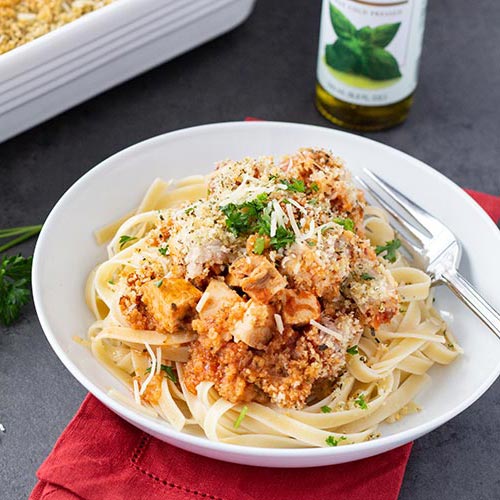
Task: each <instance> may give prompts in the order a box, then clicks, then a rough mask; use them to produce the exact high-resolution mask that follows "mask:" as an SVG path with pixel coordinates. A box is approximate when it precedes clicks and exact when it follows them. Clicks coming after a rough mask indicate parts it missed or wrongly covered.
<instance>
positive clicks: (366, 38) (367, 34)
mask: <svg viewBox="0 0 500 500" xmlns="http://www.w3.org/2000/svg"><path fill="white" fill-rule="evenodd" d="M372 37H373V28H370V26H364V27H363V28H361V29H359V30H358V31H356V38H357V39H358V40H359V41H360V42H364V43H367V44H371V43H372Z"/></svg>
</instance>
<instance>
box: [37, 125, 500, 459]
mask: <svg viewBox="0 0 500 500" xmlns="http://www.w3.org/2000/svg"><path fill="white" fill-rule="evenodd" d="M260 127H266V128H269V129H280V128H283V127H298V128H303V129H309V130H315V129H316V130H321V131H323V132H324V131H325V130H330V131H334V132H335V134H337V135H340V136H342V135H344V136H349V137H350V138H351V139H354V140H357V141H359V142H367V141H368V142H370V143H373V144H375V145H376V147H379V148H382V149H386V150H389V151H391V152H392V153H396V154H398V155H402V156H403V157H404V158H405V159H406V160H407V161H410V162H411V163H413V164H414V166H415V167H416V168H420V169H422V170H424V171H426V174H428V175H431V176H434V177H435V178H439V179H440V180H441V181H444V182H445V183H446V184H447V185H448V187H449V188H450V189H452V190H454V191H456V192H458V193H459V195H460V196H461V197H462V199H463V202H464V203H465V204H468V205H469V208H471V209H473V210H474V211H475V212H476V216H477V217H479V218H481V219H483V221H484V222H485V223H486V224H487V225H489V226H490V227H491V229H492V230H494V231H495V234H496V237H497V239H498V241H499V245H500V231H498V228H497V226H496V225H495V224H494V223H493V221H492V220H491V218H490V217H489V216H488V214H487V213H486V212H485V211H484V210H483V209H482V208H481V206H480V205H479V204H478V203H477V202H476V201H475V200H473V198H471V197H470V196H469V195H468V194H467V193H466V192H465V191H464V190H463V189H462V188H460V187H459V186H457V185H456V184H455V183H454V182H453V181H451V180H450V179H448V178H447V177H446V176H444V175H443V174H441V173H440V172H438V171H436V170H434V169H433V168H432V167H430V166H429V165H427V164H426V163H424V162H422V161H421V160H418V159H417V158H415V157H413V156H411V155H409V154H407V153H404V152H402V151H400V150H398V149H396V148H393V147H391V146H388V145H386V144H383V143H380V142H378V141H375V140H372V139H369V138H366V137H363V136H359V135H355V134H351V133H349V132H345V131H340V130H336V129H328V128H326V127H320V126H316V125H308V124H301V123H291V122H274V121H273V122H268V121H232V122H218V123H209V124H205V125H198V126H194V127H188V128H184V129H180V130H175V131H172V132H167V133H165V134H161V135H158V136H155V137H152V138H150V139H146V140H144V141H141V142H139V143H137V144H134V145H132V146H129V147H128V148H126V149H123V150H121V151H119V152H117V153H115V154H114V155H112V156H110V157H108V158H106V159H105V160H103V161H102V162H100V163H99V164H98V165H96V166H95V167H93V168H92V169H91V170H89V171H88V172H87V173H86V174H84V175H83V176H82V177H80V178H79V179H78V180H77V181H76V182H75V183H74V184H73V185H72V186H71V187H70V188H69V189H68V190H67V191H66V192H65V193H64V194H63V196H62V197H61V198H60V199H59V201H58V202H57V203H56V205H55V206H54V208H53V209H52V210H51V212H50V213H49V215H48V217H47V219H46V221H45V223H44V225H43V228H42V231H41V232H40V235H39V237H38V241H37V244H36V247H35V251H34V255H33V272H32V284H33V285H32V286H33V299H34V304H35V309H36V312H37V315H38V318H39V321H40V324H41V326H42V329H43V331H44V333H45V336H46V337H47V340H48V341H49V343H50V345H51V346H52V348H53V350H54V351H55V353H56V354H57V356H58V357H59V359H60V360H61V362H62V363H63V364H64V366H65V367H66V368H67V369H68V370H69V371H70V373H71V374H72V375H73V376H74V377H75V378H76V379H77V380H78V381H79V382H80V383H81V384H82V385H83V386H84V387H85V388H86V389H87V390H88V391H89V392H90V393H92V394H93V395H94V396H95V397H97V399H99V400H100V401H101V402H102V403H103V404H104V405H105V406H107V407H108V408H110V409H111V410H113V411H114V412H115V413H117V414H119V415H122V416H123V417H125V418H126V419H127V420H128V421H129V422H131V423H135V424H136V425H137V426H139V427H142V428H146V429H148V430H150V431H152V432H154V433H158V434H160V435H164V436H165V437H168V438H170V439H172V440H175V441H182V442H184V443H186V444H190V445H193V446H195V447H198V448H203V449H206V450H215V451H218V452H221V453H228V454H232V455H239V456H241V457H263V456H265V457H276V458H280V457H282V458H285V457H286V458H288V459H293V458H297V459H299V458H313V457H324V456H326V455H333V454H336V453H339V452H340V453H341V454H343V455H345V456H347V457H349V455H354V454H358V453H363V452H365V453H366V456H369V455H375V454H378V453H382V452H383V451H386V450H388V449H391V448H395V447H398V446H400V445H402V444H405V443H408V442H410V441H412V440H413V439H416V438H418V437H420V436H422V435H424V434H426V433H428V432H430V431H432V430H434V429H436V428H437V427H439V426H440V425H442V424H444V423H445V422H447V421H448V420H451V419H452V418H453V417H455V416H456V415H458V414H459V413H461V412H462V411H464V410H465V409H466V408H468V407H469V406H470V405H472V404H473V403H474V402H475V401H476V400H477V399H478V398H479V397H480V396H481V395H482V394H484V393H485V392H486V390H487V389H488V388H489V387H490V386H491V385H492V384H493V383H494V382H495V380H496V379H497V378H498V376H499V375H500V360H499V362H498V364H497V366H496V368H495V370H494V371H492V373H491V374H490V376H489V377H487V378H486V379H485V380H484V381H483V383H482V384H481V385H480V386H479V387H478V388H477V389H476V391H475V392H474V393H473V394H472V395H471V396H470V397H469V398H467V399H466V400H464V401H462V402H461V403H460V404H457V406H455V407H454V408H453V409H451V410H449V411H447V412H445V413H443V414H441V415H439V416H438V417H435V418H433V419H431V420H429V421H428V422H425V423H422V424H419V425H416V426H414V427H412V428H411V429H407V430H403V431H400V432H398V433H395V434H392V435H388V436H381V437H379V438H377V439H374V440H371V441H366V442H362V443H354V444H350V445H344V446H341V447H330V448H264V447H252V446H242V445H235V444H228V443H221V442H216V441H210V440H208V439H207V438H205V437H198V436H194V435H191V434H187V433H184V432H182V431H176V430H175V429H173V428H171V427H170V426H167V425H165V424H163V423H161V422H159V421H158V420H153V419H152V418H149V417H147V416H143V415H141V414H140V413H138V412H136V411H134V410H133V409H132V408H130V407H128V406H126V405H124V404H122V403H120V402H119V401H117V400H115V399H113V398H112V397H111V396H109V395H108V394H107V393H106V392H104V391H103V390H101V389H100V388H99V387H97V386H96V385H95V384H93V383H92V382H91V381H90V380H88V379H87V377H86V375H85V373H83V372H82V371H81V370H79V368H78V367H77V366H76V365H75V364H74V363H73V362H72V361H71V359H70V358H69V356H67V355H66V353H65V352H64V350H63V349H62V347H61V346H60V345H59V344H58V342H57V339H56V336H55V334H54V332H53V330H52V328H51V325H50V323H49V320H48V318H47V316H46V314H45V311H44V309H43V306H42V292H41V290H42V287H41V282H40V272H39V268H40V259H41V257H40V254H41V253H42V251H43V245H44V244H45V241H46V240H47V239H48V238H49V237H50V226H51V223H52V220H53V219H55V218H56V217H57V215H58V213H59V212H60V211H61V210H64V205H65V203H66V202H67V200H69V199H70V198H71V196H72V195H73V193H76V192H78V190H79V188H80V186H81V185H84V184H85V183H86V182H88V180H89V179H92V178H93V177H95V176H98V175H99V174H100V172H101V171H102V170H103V169H105V168H106V167H107V164H108V161H110V160H111V159H113V160H116V159H119V158H120V157H121V156H125V155H130V154H134V153H137V152H139V151H141V150H143V149H147V148H149V147H150V146H152V145H155V144H158V143H160V142H161V141H162V140H164V138H165V137H166V136H168V137H169V138H173V137H182V136H185V135H190V134H192V133H193V132H196V133H198V134H200V133H205V132H211V131H213V130H219V131H220V132H224V130H226V129H234V128H248V129H252V128H260ZM377 450H379V451H377ZM352 459H353V458H350V459H349V458H347V460H345V461H348V460H352ZM228 460H229V461H231V460H230V459H228Z"/></svg>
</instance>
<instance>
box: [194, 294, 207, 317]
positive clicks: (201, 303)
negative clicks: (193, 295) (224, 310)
mask: <svg viewBox="0 0 500 500" xmlns="http://www.w3.org/2000/svg"><path fill="white" fill-rule="evenodd" d="M209 298H210V294H209V293H207V292H205V293H204V294H203V295H202V296H201V297H200V300H199V301H198V304H196V307H195V309H196V312H197V313H198V314H199V313H201V311H203V308H204V307H205V304H206V303H207V300H208V299H209Z"/></svg>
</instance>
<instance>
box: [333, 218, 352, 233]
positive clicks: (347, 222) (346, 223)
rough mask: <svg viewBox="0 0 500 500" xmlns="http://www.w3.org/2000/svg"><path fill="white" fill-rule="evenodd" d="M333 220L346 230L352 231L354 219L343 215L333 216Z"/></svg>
mask: <svg viewBox="0 0 500 500" xmlns="http://www.w3.org/2000/svg"><path fill="white" fill-rule="evenodd" d="M333 222H335V224H339V225H340V226H342V227H343V228H344V229H345V230H346V231H352V232H354V221H353V220H352V219H349V218H348V217H347V218H345V219H344V218H343V217H335V218H334V219H333Z"/></svg>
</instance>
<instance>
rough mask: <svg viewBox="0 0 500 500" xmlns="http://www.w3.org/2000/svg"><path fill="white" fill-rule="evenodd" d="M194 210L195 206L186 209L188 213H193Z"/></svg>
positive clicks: (185, 211)
mask: <svg viewBox="0 0 500 500" xmlns="http://www.w3.org/2000/svg"><path fill="white" fill-rule="evenodd" d="M193 212H194V207H189V208H186V210H184V213H185V214H186V215H191V214H192V213H193Z"/></svg>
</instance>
